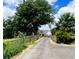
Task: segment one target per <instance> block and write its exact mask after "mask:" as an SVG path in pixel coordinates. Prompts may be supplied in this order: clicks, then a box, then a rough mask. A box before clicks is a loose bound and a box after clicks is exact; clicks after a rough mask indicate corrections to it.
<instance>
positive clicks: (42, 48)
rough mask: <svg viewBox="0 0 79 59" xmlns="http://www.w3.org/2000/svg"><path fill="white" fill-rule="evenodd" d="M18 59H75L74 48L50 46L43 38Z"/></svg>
mask: <svg viewBox="0 0 79 59" xmlns="http://www.w3.org/2000/svg"><path fill="white" fill-rule="evenodd" d="M20 59H75V48H74V47H71V46H62V45H55V44H51V43H50V39H49V38H43V39H41V40H40V42H39V43H38V44H37V45H36V46H34V47H33V48H31V49H30V50H29V51H28V52H25V53H24V54H23V55H22V56H21V58H20Z"/></svg>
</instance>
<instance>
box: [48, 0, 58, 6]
mask: <svg viewBox="0 0 79 59" xmlns="http://www.w3.org/2000/svg"><path fill="white" fill-rule="evenodd" d="M47 1H48V3H49V4H51V5H53V3H55V2H56V1H57V0H47Z"/></svg>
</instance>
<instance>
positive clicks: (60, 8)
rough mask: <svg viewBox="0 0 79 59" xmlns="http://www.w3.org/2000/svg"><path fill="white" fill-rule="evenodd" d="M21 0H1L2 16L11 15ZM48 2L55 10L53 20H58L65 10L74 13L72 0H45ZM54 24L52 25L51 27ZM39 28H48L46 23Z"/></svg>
mask: <svg viewBox="0 0 79 59" xmlns="http://www.w3.org/2000/svg"><path fill="white" fill-rule="evenodd" d="M22 1H23V0H3V8H4V13H3V14H4V16H3V17H4V18H5V19H7V18H8V17H9V16H13V15H14V14H15V12H16V7H17V6H18V4H20V3H21V2H22ZM47 1H48V3H49V4H50V5H51V6H52V10H54V11H55V15H54V17H55V20H56V21H58V17H60V15H62V14H63V13H65V12H71V13H74V10H75V1H74V0H47ZM53 27H54V26H53V25H52V28H53ZM39 29H44V30H45V29H46V30H50V28H49V26H48V25H43V26H41V27H40V28H39Z"/></svg>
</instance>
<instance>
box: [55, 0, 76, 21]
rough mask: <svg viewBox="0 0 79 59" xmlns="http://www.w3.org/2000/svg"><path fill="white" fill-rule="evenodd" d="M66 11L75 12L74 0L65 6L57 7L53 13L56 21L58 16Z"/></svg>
mask: <svg viewBox="0 0 79 59" xmlns="http://www.w3.org/2000/svg"><path fill="white" fill-rule="evenodd" d="M66 12H70V13H74V12H75V2H74V1H71V2H70V3H69V4H68V5H67V6H65V7H62V8H60V9H59V11H58V12H57V13H56V14H55V15H54V16H55V20H56V22H57V21H58V17H60V15H62V14H64V13H66Z"/></svg>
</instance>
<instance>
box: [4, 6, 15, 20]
mask: <svg viewBox="0 0 79 59" xmlns="http://www.w3.org/2000/svg"><path fill="white" fill-rule="evenodd" d="M3 8H4V12H3V15H4V16H3V17H4V19H7V18H8V17H9V16H13V15H14V13H15V12H16V11H15V10H12V9H10V8H8V7H6V6H4V7H3Z"/></svg>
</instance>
